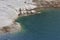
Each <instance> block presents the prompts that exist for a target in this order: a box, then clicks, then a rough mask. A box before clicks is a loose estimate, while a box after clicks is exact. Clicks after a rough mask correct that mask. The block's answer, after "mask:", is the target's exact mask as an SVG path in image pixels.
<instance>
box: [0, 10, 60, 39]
mask: <svg viewBox="0 0 60 40" xmlns="http://www.w3.org/2000/svg"><path fill="white" fill-rule="evenodd" d="M17 22H19V23H21V24H22V28H23V29H22V32H19V33H17V34H16V35H8V36H7V35H6V36H5V37H1V38H0V39H1V40H8V39H9V40H60V10H57V9H56V10H46V11H43V12H42V13H41V14H39V15H34V16H28V17H22V18H18V20H17Z"/></svg>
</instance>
